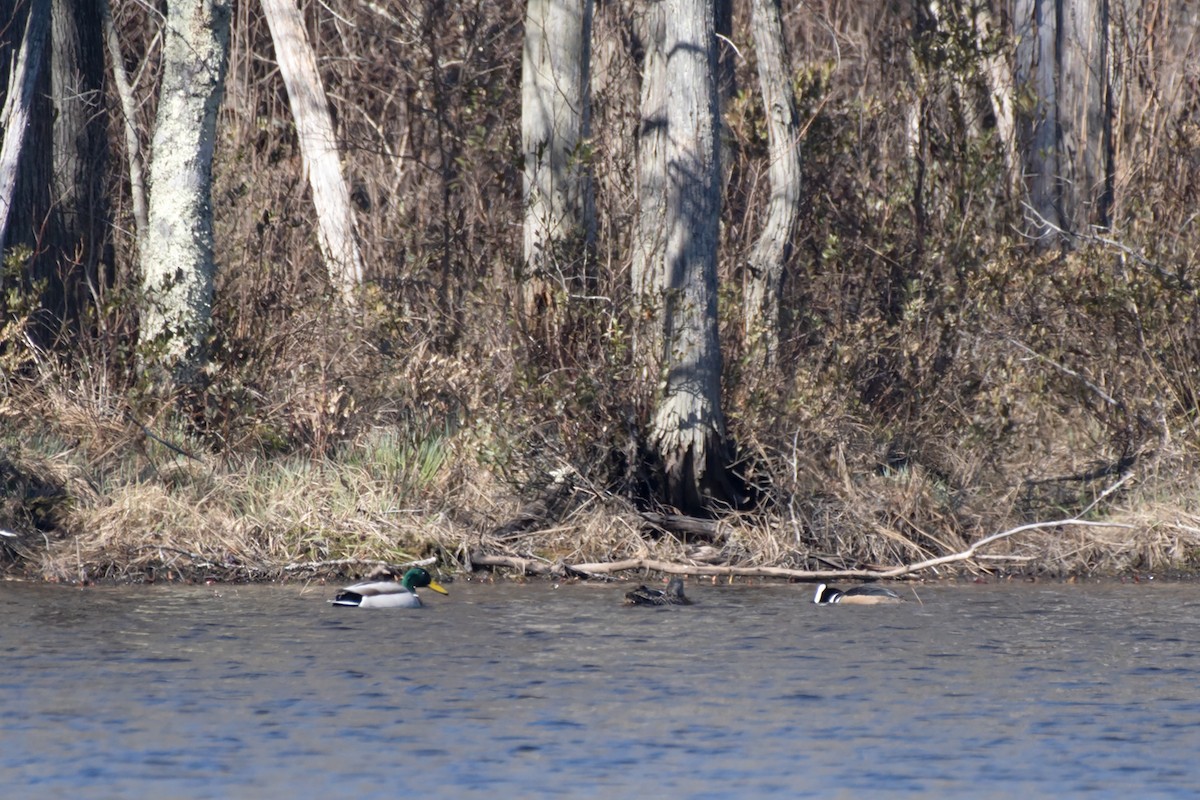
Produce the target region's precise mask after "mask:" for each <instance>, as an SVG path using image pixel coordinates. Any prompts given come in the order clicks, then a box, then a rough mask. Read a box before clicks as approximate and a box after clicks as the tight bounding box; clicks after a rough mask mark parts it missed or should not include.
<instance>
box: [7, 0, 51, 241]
mask: <svg viewBox="0 0 1200 800" xmlns="http://www.w3.org/2000/svg"><path fill="white" fill-rule="evenodd" d="M49 30H50V0H32V2H31V4H30V7H29V16H28V17H27V18H26V21H25V33H24V35H23V36H22V37H21V49H20V52H18V53H17V54H16V59H15V63H14V64H13V65H12V68H11V69H10V68H9V65H8V64H5V65H4V69H5V70H6V71H7V72H8V78H9V80H8V91H7V92H6V93H5V97H4V107H3V110H0V126H2V127H3V129H4V142H3V144H2V145H0V247H3V246H4V243H5V242H6V241H7V233H8V223H9V214H10V212H11V211H12V205H13V198H14V197H15V195H16V189H17V171H18V168H19V166H20V161H21V150H22V148H23V147H24V145H25V133H26V130H27V129H28V128H29V125H30V120H31V116H32V109H33V99H34V98H33V94H34V87H35V86H36V85H37V79H38V73H39V72H40V71H41V66H42V56H43V54H44V53H45V50H46V36H47V32H48V31H49Z"/></svg>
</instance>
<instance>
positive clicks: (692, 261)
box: [635, 0, 731, 512]
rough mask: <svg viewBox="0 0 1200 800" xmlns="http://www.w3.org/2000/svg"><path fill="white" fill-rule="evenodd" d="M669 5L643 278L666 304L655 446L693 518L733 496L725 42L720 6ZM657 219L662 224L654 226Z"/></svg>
mask: <svg viewBox="0 0 1200 800" xmlns="http://www.w3.org/2000/svg"><path fill="white" fill-rule="evenodd" d="M661 7H662V8H661V10H662V12H663V23H664V24H663V27H662V31H663V34H664V35H663V37H662V47H661V49H658V48H653V49H648V55H647V58H648V59H650V58H654V59H656V60H657V59H658V58H661V59H662V63H661V64H657V63H655V64H650V65H648V66H647V71H646V75H645V77H644V79H645V80H648V81H653V80H657V81H661V84H660V85H659V86H656V87H655V86H651V87H647V89H646V91H645V93H644V94H643V97H644V99H648V101H649V102H644V103H643V113H644V116H643V135H644V136H646V137H647V138H648V140H649V141H648V142H646V143H644V144H650V145H651V148H650V149H649V150H646V151H644V152H642V153H641V161H642V173H643V184H642V187H641V188H642V192H643V194H642V196H641V201H642V202H643V203H644V204H645V206H644V207H643V209H642V211H643V226H642V234H643V235H644V236H646V237H649V239H648V241H647V240H644V241H643V242H642V243H641V244H642V249H643V253H644V254H649V255H653V257H654V261H653V262H651V263H648V264H645V265H644V266H643V280H645V276H647V275H649V276H658V277H659V279H660V280H661V283H659V284H658V285H657V287H655V286H653V285H649V286H644V287H643V291H644V290H645V289H646V288H650V289H654V288H656V289H657V290H658V295H659V297H661V302H662V316H661V323H662V332H661V341H662V351H661V356H660V360H661V363H662V364H663V366H664V368H665V375H664V377H665V382H664V384H663V388H662V393H661V396H660V398H659V400H658V402H657V404H656V408H655V412H654V419H653V421H652V430H651V440H652V443H653V445H654V448H655V450H656V451H657V453H658V454H659V456H660V457H661V458H662V463H663V467H664V470H665V478H666V497H665V499H666V501H667V502H668V503H670V504H671V505H674V506H676V507H677V508H680V509H681V510H684V511H685V512H688V511H696V510H700V509H703V508H707V507H710V506H711V505H712V504H713V502H714V501H721V502H728V501H730V499H731V498H730V497H729V492H728V490H727V483H726V468H727V464H728V459H727V443H726V440H725V420H724V417H723V416H722V413H721V404H720V398H721V350H720V342H719V339H718V331H717V237H718V231H719V225H720V212H721V172H720V163H719V162H720V158H719V152H720V151H719V147H720V145H719V143H718V142H717V131H718V130H719V129H720V128H719V120H718V99H717V85H716V48H715V41H716V40H715V36H714V28H713V6H712V3H711V2H707V1H706V0H664V2H662V3H661ZM646 112H649V113H646ZM648 156H652V157H648ZM648 190H649V191H655V190H656V191H657V196H652V195H648V194H646V193H647V191H648ZM647 211H649V212H650V214H649V215H648V214H647ZM655 220H657V221H658V222H659V223H660V224H659V225H657V226H656V225H653V224H649V225H647V224H646V223H647V222H653V221H655ZM635 288H637V287H636V286H635Z"/></svg>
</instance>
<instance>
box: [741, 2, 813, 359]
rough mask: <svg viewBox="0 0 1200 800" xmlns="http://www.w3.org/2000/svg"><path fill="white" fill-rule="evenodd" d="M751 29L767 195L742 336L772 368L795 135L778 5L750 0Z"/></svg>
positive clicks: (792, 195)
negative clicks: (766, 155) (764, 140)
mask: <svg viewBox="0 0 1200 800" xmlns="http://www.w3.org/2000/svg"><path fill="white" fill-rule="evenodd" d="M750 27H751V31H752V33H753V36H754V50H755V55H756V57H757V59H758V82H759V87H760V90H761V91H762V98H763V107H764V109H765V111H766V118H767V139H768V146H769V149H770V156H769V162H768V166H767V180H768V184H769V186H770V192H771V193H770V198H769V200H768V201H767V209H766V222H765V223H764V224H763V228H762V232H761V233H759V236H758V240H757V241H756V242H755V244H754V249H753V250H752V251H751V253H750V259H749V263H748V264H747V274H746V289H745V300H744V303H743V305H744V309H743V316H744V318H745V319H744V326H745V327H744V336H745V340H746V352H747V353H748V354H749V356H750V359H751V363H752V364H753V365H755V366H757V367H760V368H761V367H766V368H773V367H774V365H775V358H776V354H777V352H778V349H779V335H780V324H781V320H780V315H779V304H780V296H781V294H782V291H783V271H784V267H785V265H786V264H787V259H788V256H789V254H790V253H791V244H792V234H793V233H794V232H795V229H796V219H797V218H798V217H799V215H800V141H799V138H800V133H799V127H798V125H797V121H796V102H795V98H794V97H793V94H792V69H791V62H790V59H789V58H788V54H787V46H786V43H785V42H784V38H783V23H782V20H781V18H780V13H779V0H752V2H751V18H750Z"/></svg>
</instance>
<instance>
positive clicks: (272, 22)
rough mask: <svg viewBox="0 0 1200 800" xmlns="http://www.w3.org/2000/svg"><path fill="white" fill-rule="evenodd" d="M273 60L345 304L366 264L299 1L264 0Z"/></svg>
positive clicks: (322, 241) (320, 235) (324, 248)
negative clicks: (284, 94)
mask: <svg viewBox="0 0 1200 800" xmlns="http://www.w3.org/2000/svg"><path fill="white" fill-rule="evenodd" d="M261 3H262V9H263V14H264V15H265V16H266V18H267V26H268V27H269V28H270V29H271V39H272V41H273V42H274V44H275V60H276V62H277V63H278V64H279V72H280V74H281V75H282V76H283V83H284V85H285V86H286V87H287V93H288V103H289V104H290V105H291V108H292V119H293V120H294V121H295V123H296V135H297V137H298V138H299V142H300V154H301V158H302V159H303V163H304V171H305V172H306V173H307V176H308V185H309V188H310V189H311V190H312V196H313V207H314V209H315V210H316V215H317V243H318V245H319V246H320V248H321V255H322V257H323V258H324V260H325V268H326V270H327V271H328V273H329V282H330V285H331V286H333V288H334V289H335V290H336V291H337V292H338V293H339V295H340V296H341V298H342V301H343V302H344V303H346V304H347V305H351V306H352V305H354V302H355V292H356V290H357V289H358V288H359V287H360V286H361V285H362V282H363V262H362V256H361V254H360V253H359V249H358V242H357V240H356V239H355V234H354V212H353V209H352V207H351V205H350V190H349V188H348V187H347V186H346V179H345V177H344V175H343V174H342V163H341V158H340V155H339V153H338V147H337V140H336V138H335V137H334V132H333V121H332V119H331V118H330V115H329V103H328V101H327V99H326V97H325V88H324V87H323V86H322V85H321V75H320V73H319V72H318V71H317V59H316V55H315V54H314V53H313V48H312V45H311V44H310V43H309V41H308V34H307V33H306V32H305V29H304V19H303V17H302V16H301V15H300V9H299V8H297V6H296V4H295V0H261Z"/></svg>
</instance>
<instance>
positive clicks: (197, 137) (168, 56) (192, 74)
mask: <svg viewBox="0 0 1200 800" xmlns="http://www.w3.org/2000/svg"><path fill="white" fill-rule="evenodd" d="M229 18H230V5H229V2H228V0H172V2H170V3H169V4H168V6H167V18H166V27H165V28H164V31H163V67H162V70H163V76H162V85H161V87H160V89H159V95H160V99H159V103H158V116H157V118H156V120H155V125H154V138H153V142H152V144H151V162H150V187H149V188H150V200H149V207H148V209H147V213H148V219H147V223H148V224H147V228H146V235H145V237H144V238H143V239H142V242H141V261H142V287H143V292H144V295H145V297H144V301H143V302H144V306H143V309H142V315H141V331H140V341H139V343H138V346H139V352H140V355H141V357H142V359H143V366H145V367H146V368H147V369H148V371H149V373H150V374H151V377H152V378H154V379H161V380H168V381H171V382H173V383H175V384H176V385H182V384H188V383H192V382H193V381H194V380H195V379H196V378H197V377H198V372H199V369H200V368H201V366H202V365H203V363H204V361H205V359H206V357H207V353H206V343H207V339H208V334H209V326H210V324H211V317H212V293H213V277H214V273H215V271H216V267H215V265H214V263H213V241H212V239H213V230H212V160H213V148H214V145H215V143H216V127H217V125H216V123H217V108H218V106H219V105H220V101H221V93H222V90H223V87H224V80H225V69H226V66H227V63H228V59H229Z"/></svg>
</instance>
